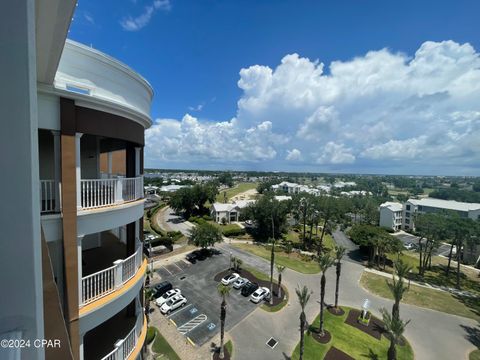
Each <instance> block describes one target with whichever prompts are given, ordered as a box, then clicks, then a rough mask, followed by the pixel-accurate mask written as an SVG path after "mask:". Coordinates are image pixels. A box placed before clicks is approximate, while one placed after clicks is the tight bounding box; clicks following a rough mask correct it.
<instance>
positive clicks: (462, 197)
mask: <svg viewBox="0 0 480 360" xmlns="http://www.w3.org/2000/svg"><path fill="white" fill-rule="evenodd" d="M429 196H430V197H433V198H437V199H443V200H456V201H462V202H468V203H480V192H478V191H469V190H460V189H457V188H447V189H438V190H435V191H432V192H431V193H430V194H429Z"/></svg>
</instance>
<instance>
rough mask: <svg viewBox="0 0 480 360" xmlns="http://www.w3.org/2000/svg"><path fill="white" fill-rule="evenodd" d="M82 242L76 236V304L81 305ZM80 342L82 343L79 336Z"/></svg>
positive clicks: (80, 237)
mask: <svg viewBox="0 0 480 360" xmlns="http://www.w3.org/2000/svg"><path fill="white" fill-rule="evenodd" d="M82 240H83V236H77V259H78V260H77V262H78V264H77V267H78V303H79V304H82V270H83V269H82ZM80 341H83V338H82V336H80Z"/></svg>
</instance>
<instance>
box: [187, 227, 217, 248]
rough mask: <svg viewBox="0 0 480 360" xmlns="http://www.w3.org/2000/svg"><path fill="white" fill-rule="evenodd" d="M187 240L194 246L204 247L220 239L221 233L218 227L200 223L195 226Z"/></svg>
mask: <svg viewBox="0 0 480 360" xmlns="http://www.w3.org/2000/svg"><path fill="white" fill-rule="evenodd" d="M189 240H190V242H191V243H192V244H194V245H195V246H199V247H202V248H206V247H209V246H213V245H215V244H216V243H217V242H221V241H222V233H221V231H220V229H219V228H217V227H216V226H215V225H213V224H210V223H207V222H206V223H201V224H199V225H197V226H195V227H194V228H193V229H192V230H191V232H190V236H189Z"/></svg>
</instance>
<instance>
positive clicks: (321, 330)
mask: <svg viewBox="0 0 480 360" xmlns="http://www.w3.org/2000/svg"><path fill="white" fill-rule="evenodd" d="M326 282H327V279H326V278H325V273H322V279H321V280H320V328H319V331H318V332H319V333H320V336H323V335H324V326H323V322H324V320H323V303H324V299H325V283H326Z"/></svg>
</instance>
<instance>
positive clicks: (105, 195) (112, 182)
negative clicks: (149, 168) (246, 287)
mask: <svg viewBox="0 0 480 360" xmlns="http://www.w3.org/2000/svg"><path fill="white" fill-rule="evenodd" d="M79 191H80V207H81V209H82V210H90V209H98V208H102V207H108V206H114V205H119V204H124V203H127V202H130V201H135V200H139V199H143V176H138V177H134V178H114V179H82V180H81V181H80V189H79Z"/></svg>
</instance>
